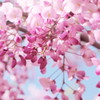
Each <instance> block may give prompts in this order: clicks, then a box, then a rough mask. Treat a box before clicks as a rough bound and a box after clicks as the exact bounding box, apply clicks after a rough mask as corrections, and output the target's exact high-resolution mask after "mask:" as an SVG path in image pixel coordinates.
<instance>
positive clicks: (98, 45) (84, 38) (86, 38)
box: [80, 34, 100, 49]
mask: <svg viewBox="0 0 100 100" xmlns="http://www.w3.org/2000/svg"><path fill="white" fill-rule="evenodd" d="M80 38H81V41H84V42H89V38H88V36H87V35H84V34H82V35H81V37H80ZM93 46H94V47H96V48H97V49H100V44H99V43H97V42H94V44H93Z"/></svg>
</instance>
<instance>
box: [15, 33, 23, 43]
mask: <svg viewBox="0 0 100 100" xmlns="http://www.w3.org/2000/svg"><path fill="white" fill-rule="evenodd" d="M14 40H15V42H17V43H20V42H21V41H22V38H21V37H20V36H19V35H18V34H17V35H16V37H15V38H14Z"/></svg>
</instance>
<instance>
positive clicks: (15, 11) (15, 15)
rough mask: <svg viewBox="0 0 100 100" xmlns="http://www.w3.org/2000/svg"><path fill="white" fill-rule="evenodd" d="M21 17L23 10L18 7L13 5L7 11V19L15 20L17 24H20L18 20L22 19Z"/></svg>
mask: <svg viewBox="0 0 100 100" xmlns="http://www.w3.org/2000/svg"><path fill="white" fill-rule="evenodd" d="M21 18H22V11H21V9H19V8H17V7H13V8H12V9H10V10H9V11H8V13H7V20H9V21H11V22H14V23H15V24H18V22H19V21H21Z"/></svg>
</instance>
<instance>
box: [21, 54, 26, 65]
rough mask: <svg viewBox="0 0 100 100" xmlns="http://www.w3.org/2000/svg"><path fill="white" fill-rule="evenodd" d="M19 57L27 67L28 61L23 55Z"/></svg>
mask: <svg viewBox="0 0 100 100" xmlns="http://www.w3.org/2000/svg"><path fill="white" fill-rule="evenodd" d="M19 57H20V59H21V63H22V64H23V65H24V66H25V65H26V59H25V58H24V57H23V56H22V55H19Z"/></svg>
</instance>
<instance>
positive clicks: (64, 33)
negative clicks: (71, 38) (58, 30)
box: [60, 31, 68, 40]
mask: <svg viewBox="0 0 100 100" xmlns="http://www.w3.org/2000/svg"><path fill="white" fill-rule="evenodd" d="M67 35H68V32H66V31H65V32H63V33H62V34H61V35H60V39H62V40H63V39H68V36H67Z"/></svg>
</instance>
